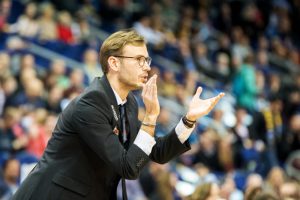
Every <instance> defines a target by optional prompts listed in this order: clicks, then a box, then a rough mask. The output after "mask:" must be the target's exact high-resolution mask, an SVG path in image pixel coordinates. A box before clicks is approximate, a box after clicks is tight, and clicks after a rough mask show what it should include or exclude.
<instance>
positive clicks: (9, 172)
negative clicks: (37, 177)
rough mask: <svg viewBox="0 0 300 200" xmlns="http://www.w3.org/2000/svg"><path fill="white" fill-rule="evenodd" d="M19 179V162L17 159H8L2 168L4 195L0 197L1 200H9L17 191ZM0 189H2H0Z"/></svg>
mask: <svg viewBox="0 0 300 200" xmlns="http://www.w3.org/2000/svg"><path fill="white" fill-rule="evenodd" d="M19 177H20V162H19V161H18V160H17V159H14V158H10V159H8V160H7V161H6V162H5V163H4V166H3V178H4V180H3V181H4V186H2V187H4V191H5V192H4V194H3V195H2V196H0V199H1V200H9V199H10V198H11V197H12V195H13V194H14V193H15V192H16V191H17V189H18V185H19ZM1 189H2V188H1ZM1 189H0V190H1Z"/></svg>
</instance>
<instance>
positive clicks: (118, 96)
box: [112, 88, 127, 106]
mask: <svg viewBox="0 0 300 200" xmlns="http://www.w3.org/2000/svg"><path fill="white" fill-rule="evenodd" d="M112 90H113V92H114V94H115V97H116V100H117V104H118V106H119V105H124V104H125V103H126V102H127V99H125V100H124V101H122V99H121V97H120V95H119V94H118V93H117V92H116V91H115V90H114V89H113V88H112Z"/></svg>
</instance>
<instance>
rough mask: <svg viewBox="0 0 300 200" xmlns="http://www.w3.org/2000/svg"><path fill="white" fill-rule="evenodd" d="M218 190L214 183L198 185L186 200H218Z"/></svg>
mask: <svg viewBox="0 0 300 200" xmlns="http://www.w3.org/2000/svg"><path fill="white" fill-rule="evenodd" d="M219 193H220V188H219V186H218V185H217V184H216V183H204V184H201V185H199V186H198V187H197V188H196V190H195V191H194V192H193V194H192V195H190V197H189V198H188V200H216V199H220V196H219Z"/></svg>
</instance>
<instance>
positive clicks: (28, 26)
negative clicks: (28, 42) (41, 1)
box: [10, 2, 39, 38]
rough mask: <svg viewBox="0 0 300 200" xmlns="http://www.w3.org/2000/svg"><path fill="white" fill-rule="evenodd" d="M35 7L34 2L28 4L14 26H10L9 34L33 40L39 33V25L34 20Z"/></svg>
mask: <svg viewBox="0 0 300 200" xmlns="http://www.w3.org/2000/svg"><path fill="white" fill-rule="evenodd" d="M36 15H37V6H36V4H35V3H34V2H29V3H28V4H27V5H26V7H25V12H24V14H22V15H21V16H20V17H19V18H18V20H17V22H16V23H15V24H12V25H11V26H10V32H13V33H14V32H16V33H18V34H19V35H20V36H23V37H27V38H34V37H35V36H36V35H37V34H38V31H39V23H38V21H37V20H36Z"/></svg>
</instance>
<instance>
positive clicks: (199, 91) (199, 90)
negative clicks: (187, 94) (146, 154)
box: [195, 87, 202, 98]
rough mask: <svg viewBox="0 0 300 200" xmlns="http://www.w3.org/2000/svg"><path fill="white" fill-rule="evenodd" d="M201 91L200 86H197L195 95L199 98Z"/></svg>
mask: <svg viewBox="0 0 300 200" xmlns="http://www.w3.org/2000/svg"><path fill="white" fill-rule="evenodd" d="M201 92H202V87H198V88H197V91H196V94H195V96H196V97H198V98H199V97H200V95H201Z"/></svg>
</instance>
